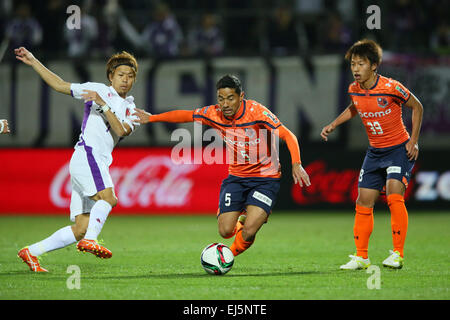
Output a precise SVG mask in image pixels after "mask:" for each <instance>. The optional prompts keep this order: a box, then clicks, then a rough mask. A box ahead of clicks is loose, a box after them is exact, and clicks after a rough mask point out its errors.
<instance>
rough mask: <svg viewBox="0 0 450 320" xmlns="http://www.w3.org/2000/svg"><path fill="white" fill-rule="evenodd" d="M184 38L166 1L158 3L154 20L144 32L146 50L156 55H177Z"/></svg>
mask: <svg viewBox="0 0 450 320" xmlns="http://www.w3.org/2000/svg"><path fill="white" fill-rule="evenodd" d="M182 39H183V35H182V33H181V29H180V27H179V25H178V22H177V20H176V19H175V16H174V15H173V14H172V13H171V11H170V9H169V7H168V6H167V5H166V4H165V3H158V4H157V5H156V8H155V12H154V19H153V22H151V23H150V24H148V25H147V26H146V27H145V29H144V31H143V33H142V42H143V45H144V48H145V50H146V51H147V52H148V53H150V54H152V55H153V56H154V57H160V58H161V57H175V56H177V55H178V53H179V50H180V44H181V41H182Z"/></svg>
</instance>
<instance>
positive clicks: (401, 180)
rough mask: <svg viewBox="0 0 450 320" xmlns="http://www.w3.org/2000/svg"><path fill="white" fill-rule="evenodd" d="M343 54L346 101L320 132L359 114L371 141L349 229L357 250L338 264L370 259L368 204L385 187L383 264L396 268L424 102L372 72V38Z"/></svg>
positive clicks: (376, 54)
mask: <svg viewBox="0 0 450 320" xmlns="http://www.w3.org/2000/svg"><path fill="white" fill-rule="evenodd" d="M345 58H346V60H348V61H350V66H351V71H352V73H353V76H354V78H355V81H354V82H353V83H352V84H350V86H349V89H348V92H349V95H350V99H351V103H350V105H349V106H348V107H347V108H346V109H345V110H344V111H343V112H342V113H341V114H340V115H339V116H338V117H337V118H336V119H334V120H333V121H332V122H331V123H330V124H329V125H327V126H325V127H324V128H323V129H322V132H321V136H322V138H323V139H324V140H325V141H327V140H328V135H329V134H330V133H331V132H332V131H334V130H335V129H336V128H337V127H338V126H339V125H341V124H342V123H344V122H346V121H348V120H350V119H352V118H353V117H354V116H355V115H357V114H359V116H360V117H361V120H362V122H363V124H364V127H365V129H366V132H367V136H368V137H369V143H370V146H369V148H368V150H367V153H366V157H365V159H364V162H363V165H362V168H361V172H360V175H359V183H358V198H357V200H356V215H355V223H354V229H353V232H354V239H355V245H356V255H351V256H350V258H351V260H350V261H349V262H348V263H347V264H345V265H342V266H341V269H346V270H355V269H365V268H367V267H368V266H369V265H370V260H369V257H368V246H369V237H370V235H371V233H372V230H373V207H374V204H375V202H376V201H377V199H378V196H379V195H380V193H381V192H382V191H384V190H385V191H386V196H387V203H388V206H389V210H390V212H391V227H392V240H393V250H390V255H389V257H388V258H387V259H386V260H384V261H383V265H384V266H385V267H390V268H395V269H400V268H401V267H402V266H403V248H404V244H405V238H406V232H407V230H408V212H407V210H406V207H405V202H404V194H405V191H406V188H407V187H408V182H409V179H410V177H411V171H412V169H413V167H414V163H415V161H416V160H417V157H418V155H419V146H418V141H419V133H420V127H421V124H422V114H423V107H422V104H421V103H420V101H419V100H418V99H417V98H416V97H415V96H414V95H413V94H412V93H411V92H410V91H409V90H408V89H407V88H405V87H404V86H403V85H402V84H401V83H400V82H398V81H396V80H393V79H390V78H387V77H384V76H382V75H380V74H378V73H377V68H378V66H379V65H380V63H381V59H382V49H381V47H380V46H379V45H378V44H377V43H376V42H374V41H372V40H360V41H358V42H356V43H355V44H354V45H353V46H352V47H351V48H350V49H349V50H348V51H347V53H346V55H345ZM403 105H404V106H406V107H408V108H411V109H412V132H411V136H410V135H409V133H408V132H407V131H406V128H405V125H404V123H403V119H402V106H403Z"/></svg>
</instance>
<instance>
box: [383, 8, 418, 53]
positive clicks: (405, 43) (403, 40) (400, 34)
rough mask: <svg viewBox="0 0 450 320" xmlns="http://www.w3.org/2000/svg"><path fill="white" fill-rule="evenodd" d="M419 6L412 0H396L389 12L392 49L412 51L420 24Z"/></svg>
mask: <svg viewBox="0 0 450 320" xmlns="http://www.w3.org/2000/svg"><path fill="white" fill-rule="evenodd" d="M417 9H418V6H417V5H414V4H413V3H412V1H411V0H395V1H393V3H392V6H391V8H390V9H389V13H388V15H389V16H388V21H389V25H390V26H391V30H390V34H391V37H392V39H391V41H392V42H391V49H392V50H396V51H402V52H405V51H411V49H413V45H414V42H415V39H414V38H415V35H416V34H417V30H418V29H419V25H420V18H419V13H418V10H417Z"/></svg>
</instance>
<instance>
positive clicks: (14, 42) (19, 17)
mask: <svg viewBox="0 0 450 320" xmlns="http://www.w3.org/2000/svg"><path fill="white" fill-rule="evenodd" d="M6 37H7V38H9V40H10V47H11V48H17V47H21V46H23V47H27V48H31V49H33V48H36V47H38V46H39V45H40V44H41V42H42V28H41V25H40V24H39V22H38V21H37V20H36V19H35V18H34V17H33V16H32V15H31V6H30V4H28V3H27V2H19V3H18V4H17V5H16V8H15V10H14V16H13V18H12V19H11V20H10V21H8V22H7V24H6Z"/></svg>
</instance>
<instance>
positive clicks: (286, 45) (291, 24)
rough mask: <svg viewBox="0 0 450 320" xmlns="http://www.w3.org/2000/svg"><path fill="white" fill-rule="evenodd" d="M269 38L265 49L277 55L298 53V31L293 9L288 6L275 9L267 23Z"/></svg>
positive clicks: (264, 45)
mask: <svg viewBox="0 0 450 320" xmlns="http://www.w3.org/2000/svg"><path fill="white" fill-rule="evenodd" d="M266 32H267V39H266V41H265V43H264V44H263V45H262V48H263V51H264V52H268V53H270V54H275V55H289V54H298V51H299V43H298V32H297V26H296V22H295V20H294V17H293V15H292V10H290V9H289V8H288V7H287V6H280V7H278V8H276V9H275V12H274V14H273V16H272V17H271V19H270V21H269V23H268V25H267V31H266Z"/></svg>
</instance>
